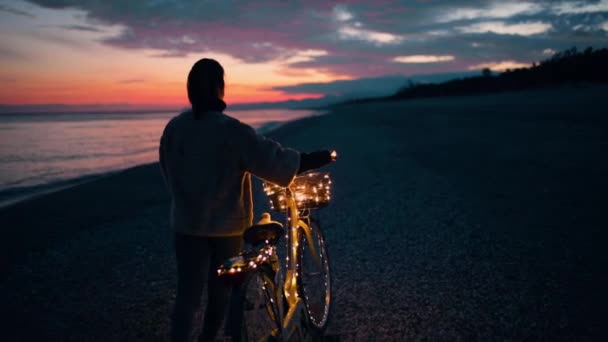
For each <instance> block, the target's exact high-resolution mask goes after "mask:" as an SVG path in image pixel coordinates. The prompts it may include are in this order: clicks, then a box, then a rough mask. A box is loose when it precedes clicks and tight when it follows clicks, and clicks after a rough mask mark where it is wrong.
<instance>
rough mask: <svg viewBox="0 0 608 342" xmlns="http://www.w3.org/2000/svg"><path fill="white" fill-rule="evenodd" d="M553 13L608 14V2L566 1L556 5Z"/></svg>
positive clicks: (605, 0) (607, 0) (604, 0)
mask: <svg viewBox="0 0 608 342" xmlns="http://www.w3.org/2000/svg"><path fill="white" fill-rule="evenodd" d="M552 11H553V12H554V13H555V14H558V15H563V14H583V13H597V12H608V0H600V1H597V2H593V3H589V2H587V1H566V2H561V3H557V4H554V5H553V7H552Z"/></svg>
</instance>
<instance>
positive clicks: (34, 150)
mask: <svg viewBox="0 0 608 342" xmlns="http://www.w3.org/2000/svg"><path fill="white" fill-rule="evenodd" d="M228 114H229V115H231V116H234V117H236V118H238V119H239V120H241V121H243V122H246V123H248V124H250V125H252V126H253V127H255V128H258V129H260V128H262V129H263V128H268V127H272V126H274V125H276V124H279V123H281V122H285V121H288V120H293V119H296V118H300V117H304V116H310V115H315V114H318V112H314V111H306V110H251V111H231V112H228ZM175 115H176V113H149V114H134V113H128V114H125V113H114V114H11V115H6V114H3V115H0V204H1V203H2V202H6V201H7V200H12V199H14V198H16V197H19V196H21V197H22V196H24V195H30V194H32V193H37V192H40V191H42V190H44V189H48V188H50V187H55V188H56V187H57V186H61V185H68V184H70V183H73V182H74V181H76V180H83V179H86V178H87V177H88V176H91V175H98V174H103V173H107V172H109V171H115V170H120V169H124V168H128V167H131V166H135V165H139V164H144V163H150V162H154V161H156V160H158V143H159V138H160V135H161V133H162V130H163V128H164V126H165V124H166V123H167V121H168V120H169V119H171V117H173V116H175Z"/></svg>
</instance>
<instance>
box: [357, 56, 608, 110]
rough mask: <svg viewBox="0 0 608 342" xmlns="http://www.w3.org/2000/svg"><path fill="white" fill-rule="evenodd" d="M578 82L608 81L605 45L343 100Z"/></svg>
mask: <svg viewBox="0 0 608 342" xmlns="http://www.w3.org/2000/svg"><path fill="white" fill-rule="evenodd" d="M577 82H581V83H583V82H584V83H608V49H606V48H603V49H596V50H594V49H593V48H591V47H589V48H587V49H585V50H584V51H578V50H577V49H576V47H573V48H570V49H568V50H565V51H562V52H558V53H556V54H554V55H553V56H552V57H551V58H549V59H546V60H544V61H541V62H540V63H534V64H532V66H531V67H528V68H520V69H514V70H509V69H507V70H505V71H504V72H502V73H499V74H496V75H495V74H493V72H492V71H491V70H489V69H483V70H482V71H481V75H479V76H473V77H466V78H461V79H455V80H451V81H447V82H443V83H413V82H409V83H408V84H407V85H405V86H403V87H402V88H400V89H399V90H398V91H397V92H396V93H395V94H393V95H391V96H386V97H379V98H364V99H355V100H351V101H347V102H346V103H365V102H376V101H387V100H388V101H398V100H405V99H412V98H422V97H436V96H455V95H473V94H482V93H491V92H501V91H512V90H522V89H528V88H536V87H544V86H551V85H559V84H566V83H577Z"/></svg>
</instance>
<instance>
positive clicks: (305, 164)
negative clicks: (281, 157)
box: [298, 150, 338, 173]
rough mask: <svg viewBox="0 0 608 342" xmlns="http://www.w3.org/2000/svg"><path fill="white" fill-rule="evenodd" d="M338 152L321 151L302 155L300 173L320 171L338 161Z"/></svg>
mask: <svg viewBox="0 0 608 342" xmlns="http://www.w3.org/2000/svg"><path fill="white" fill-rule="evenodd" d="M337 157H338V154H337V153H336V151H333V152H332V151H329V150H321V151H315V152H311V153H300V169H299V170H298V173H302V172H306V171H308V170H312V169H318V168H320V167H322V166H325V165H327V164H329V163H331V162H333V161H335V160H336V158H337Z"/></svg>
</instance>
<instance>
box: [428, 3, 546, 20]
mask: <svg viewBox="0 0 608 342" xmlns="http://www.w3.org/2000/svg"><path fill="white" fill-rule="evenodd" d="M542 10H543V6H542V5H540V4H535V3H531V2H495V3H492V4H490V6H487V7H484V8H478V7H477V8H474V7H465V8H451V9H449V10H446V11H444V12H443V13H442V14H441V15H440V16H439V18H437V19H438V21H439V22H442V23H446V22H452V21H458V20H473V19H502V18H510V17H514V16H516V15H531V14H537V13H539V12H541V11H542Z"/></svg>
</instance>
